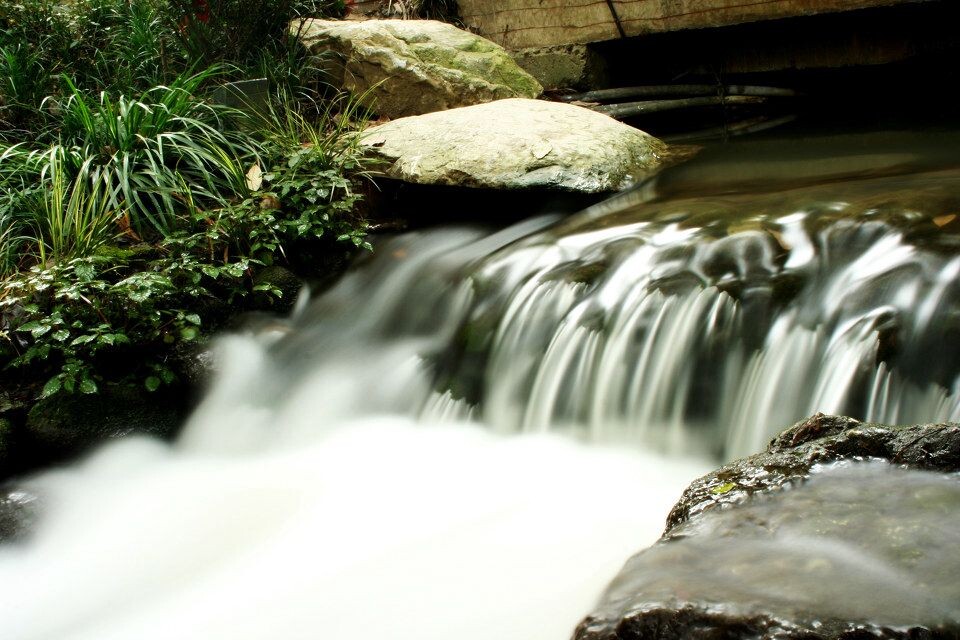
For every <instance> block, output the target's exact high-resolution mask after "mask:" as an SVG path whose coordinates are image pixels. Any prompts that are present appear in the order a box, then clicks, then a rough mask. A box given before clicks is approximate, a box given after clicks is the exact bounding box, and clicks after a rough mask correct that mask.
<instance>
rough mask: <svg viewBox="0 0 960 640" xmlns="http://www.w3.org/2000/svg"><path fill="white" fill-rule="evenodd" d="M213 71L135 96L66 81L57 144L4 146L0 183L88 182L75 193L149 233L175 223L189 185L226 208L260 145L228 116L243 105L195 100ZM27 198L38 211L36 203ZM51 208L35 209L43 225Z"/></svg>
mask: <svg viewBox="0 0 960 640" xmlns="http://www.w3.org/2000/svg"><path fill="white" fill-rule="evenodd" d="M215 73H216V70H210V71H206V72H203V73H199V74H193V75H190V76H185V77H180V78H177V79H176V80H175V81H174V82H173V83H172V84H171V85H170V86H160V87H154V88H152V89H149V90H147V91H145V92H144V93H143V94H141V95H140V96H139V97H138V98H136V99H131V98H127V97H126V96H123V95H120V96H117V97H116V98H114V97H112V96H111V95H110V94H108V93H107V92H103V93H101V94H100V97H99V100H97V101H94V100H92V99H90V98H89V97H88V96H86V95H84V94H83V93H81V92H80V91H79V90H78V89H77V88H76V87H75V86H74V85H73V84H72V83H71V82H70V81H69V80H67V81H66V82H67V84H68V86H69V89H70V94H69V97H67V98H66V99H65V100H62V101H61V102H60V103H58V104H57V111H58V112H59V113H60V117H61V122H62V124H61V128H60V130H59V131H58V132H57V134H56V135H57V137H56V139H55V142H54V143H53V144H52V145H50V146H46V147H40V148H34V149H30V148H29V147H28V146H27V145H18V146H17V147H16V150H12V149H11V147H6V148H4V147H2V146H0V151H2V152H3V153H2V154H0V165H3V166H0V175H6V176H7V179H6V185H4V184H2V183H0V189H4V188H7V189H14V190H21V191H22V190H23V189H24V188H25V185H28V184H30V183H35V182H37V181H41V182H42V181H44V180H45V179H46V180H53V179H55V182H54V184H55V185H61V184H67V183H78V182H83V183H85V184H82V185H80V184H78V185H76V186H75V187H74V188H73V192H74V193H75V194H78V195H81V196H83V195H89V196H90V197H91V198H92V197H93V196H96V198H94V201H90V200H89V199H88V204H90V205H91V206H93V205H95V206H96V207H98V210H99V211H101V212H104V211H109V212H112V213H113V214H114V215H115V216H120V215H124V216H127V217H128V219H129V226H130V227H131V228H132V229H133V230H134V231H135V232H136V233H137V234H139V235H141V236H145V235H149V234H151V233H154V234H155V233H159V234H161V235H166V234H168V233H170V232H171V231H172V230H173V229H176V228H177V227H178V225H179V218H180V216H182V215H184V212H185V211H186V208H187V203H186V201H187V196H186V194H185V192H186V191H189V192H190V198H191V199H192V201H193V202H195V203H199V204H201V205H202V206H226V205H227V204H228V203H229V202H231V201H232V200H234V199H235V198H236V197H237V196H238V195H239V196H241V197H242V196H244V195H245V184H246V182H245V178H244V173H245V169H244V167H245V166H248V165H249V164H251V163H254V162H256V158H257V157H258V152H259V146H258V144H257V143H256V141H255V140H253V139H252V138H251V137H249V136H247V135H244V134H242V133H241V132H239V131H236V130H233V131H230V130H229V129H227V127H226V124H225V120H226V119H227V118H228V117H236V114H235V112H233V111H231V110H229V109H226V108H225V107H218V106H216V105H212V104H207V103H205V102H202V101H200V100H197V99H196V97H195V95H194V92H195V91H197V90H198V87H199V86H200V85H201V84H202V83H203V82H205V81H207V80H208V79H209V77H210V76H211V75H213V74H215ZM224 130H225V131H224ZM14 178H18V179H14ZM55 191H56V190H55ZM6 198H7V200H8V201H10V200H11V198H13V196H12V195H11V194H9V193H7V194H6ZM13 199H14V200H15V198H13ZM44 200H45V201H47V200H49V197H47V198H44ZM20 204H21V205H23V206H26V208H27V209H28V210H29V209H30V206H29V202H28V203H23V202H21V203H20ZM54 211H56V208H54ZM50 212H51V209H50V208H49V207H39V208H38V210H36V211H35V212H34V217H35V218H36V219H38V220H40V221H41V222H39V223H38V226H40V227H43V226H45V225H46V224H47V221H49V214H50Z"/></svg>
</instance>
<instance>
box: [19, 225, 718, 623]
mask: <svg viewBox="0 0 960 640" xmlns="http://www.w3.org/2000/svg"><path fill="white" fill-rule="evenodd" d="M528 229H529V227H521V228H519V229H515V230H513V231H512V232H509V233H507V234H505V235H500V236H493V237H492V238H485V237H483V236H482V235H481V234H477V233H473V232H448V233H441V234H432V235H431V236H429V237H425V238H418V237H416V236H413V237H411V238H410V239H409V240H408V241H407V242H406V243H405V244H401V245H398V246H396V247H394V248H393V249H386V250H384V255H383V257H382V258H381V259H380V262H379V263H376V264H374V265H373V266H372V267H371V268H370V269H369V270H368V273H366V274H365V275H357V274H354V275H353V276H350V277H348V278H347V279H346V280H345V281H344V283H343V284H342V285H341V286H340V287H338V289H337V290H335V291H334V292H332V293H331V294H330V295H328V296H326V297H325V298H324V299H323V300H321V301H320V302H319V307H320V308H319V310H317V311H316V314H317V318H318V319H317V320H315V319H307V318H299V319H298V318H294V319H292V320H291V321H290V322H280V321H278V322H277V323H276V324H275V325H274V326H273V327H270V328H268V329H267V330H264V331H261V332H260V334H259V335H257V336H234V337H231V338H228V339H225V340H222V341H221V344H220V349H219V353H220V356H219V362H220V368H221V373H220V376H219V382H218V383H217V384H215V385H214V387H213V389H212V390H211V391H210V393H209V395H208V397H207V399H206V400H205V402H204V403H203V405H202V406H201V407H200V408H199V409H198V411H197V412H196V414H195V415H194V417H193V418H192V420H191V421H190V424H189V425H188V426H187V428H186V430H185V432H184V434H183V435H182V436H181V438H180V439H179V440H178V442H177V443H175V444H174V445H166V444H162V443H158V442H154V441H149V440H129V441H125V442H120V443H116V444H113V445H110V446H108V447H106V448H104V449H103V450H101V451H99V452H97V453H96V454H95V455H93V456H92V457H91V458H90V459H88V460H86V461H84V462H82V463H80V464H78V465H76V466H74V467H71V468H67V469H64V470H60V471H56V472H52V473H48V474H46V475H44V476H41V477H39V478H37V479H35V480H34V481H32V485H33V486H34V488H35V490H36V491H38V492H39V493H40V494H41V495H42V496H44V501H45V504H46V510H45V513H44V516H43V518H42V519H41V523H40V527H39V530H38V531H37V532H36V534H35V535H34V537H33V538H32V540H31V541H30V542H29V543H28V544H24V545H7V546H4V547H0V629H2V634H0V635H2V638H3V640H54V639H56V640H130V639H132V638H136V639H137V640H152V639H156V640H169V639H170V638H185V639H196V640H298V639H304V640H306V639H311V640H312V639H316V638H323V639H324V640H337V639H338V638H342V639H345V640H346V639H349V640H364V639H370V640H373V639H377V640H384V639H400V638H416V639H417V640H429V639H433V638H436V639H437V640H441V639H443V640H449V638H450V637H452V636H456V637H458V638H465V639H467V640H471V639H476V640H494V639H495V640H503V639H510V638H516V639H517V640H539V639H543V640H563V639H565V638H567V637H568V636H569V635H570V633H571V631H572V629H573V628H574V626H575V625H576V624H577V622H578V621H579V620H580V619H581V618H582V617H583V616H584V615H585V614H586V613H587V612H588V611H589V609H590V608H591V607H592V606H593V604H594V603H595V601H596V598H597V597H598V596H599V594H600V593H601V591H602V590H603V588H604V586H605V585H606V584H607V582H608V581H609V580H610V579H611V578H612V577H613V576H614V575H615V574H616V572H617V571H618V570H619V568H620V567H621V566H622V564H623V562H624V561H625V559H626V558H627V557H629V556H630V555H631V553H633V552H634V551H636V550H637V549H638V548H641V547H643V546H645V545H647V544H649V543H651V542H653V541H654V540H655V539H656V538H657V537H658V536H659V534H660V532H661V530H662V527H663V523H664V519H665V517H666V514H667V512H668V510H669V508H670V507H671V505H672V504H673V503H674V502H675V501H676V499H677V498H678V496H679V495H680V492H681V491H682V489H683V488H684V486H685V485H686V484H687V483H688V482H689V481H690V480H691V479H693V478H694V477H696V476H697V475H699V474H701V473H703V472H704V471H706V470H707V467H708V464H707V463H705V462H700V461H690V460H679V459H674V460H668V459H666V458H665V457H663V456H660V455H658V454H654V453H645V452H643V451H639V450H633V451H615V450H612V449H605V448H603V447H597V446H593V447H591V446H587V445H584V444H581V443H577V442H574V441H572V440H568V439H564V438H562V437H560V436H556V435H550V434H540V435H522V436H500V435H495V434H494V433H492V432H491V430H490V429H489V428H487V427H486V426H483V425H478V424H469V423H456V422H451V420H452V419H454V418H456V417H458V416H459V417H466V416H467V415H468V412H466V411H464V410H463V409H464V407H465V405H464V404H463V403H462V401H460V400H457V399H454V398H452V397H450V396H443V395H438V394H436V393H435V392H432V391H431V390H430V377H431V375H432V374H431V367H430V364H429V362H428V358H427V356H428V355H429V354H430V353H432V352H434V351H435V350H436V349H438V348H442V346H443V345H444V344H445V341H446V340H448V339H449V334H450V328H449V326H448V325H449V324H450V323H451V322H452V323H456V322H457V321H458V314H459V313H461V312H462V309H463V308H465V305H467V304H468V303H469V302H470V295H469V291H468V290H465V289H464V288H463V286H462V285H460V284H458V283H457V279H456V278H455V277H454V276H453V274H455V273H456V272H457V271H458V270H461V269H462V268H463V265H464V261H465V260H467V261H468V260H469V259H470V257H471V256H477V257H480V256H483V255H486V253H488V252H489V251H491V250H493V249H496V248H497V246H500V245H502V244H503V243H504V242H508V241H510V240H511V239H512V238H515V237H516V236H517V234H522V233H524V232H526V231H527V230H528ZM454 250H455V251H456V252H457V259H450V258H448V257H446V256H448V254H449V252H451V251H454ZM384 261H387V262H388V263H389V262H393V264H392V265H388V267H389V268H385V267H384V266H383V264H382V263H383V262H384ZM418 286H421V287H424V288H425V289H427V290H428V291H429V293H430V296H429V298H428V300H429V302H426V303H424V302H422V301H418V300H416V299H411V293H410V292H411V289H414V290H415V289H416V288H417V287H418ZM411 302H413V303H414V304H413V305H411V304H410V303H411ZM418 302H419V303H420V304H422V305H423V308H419V307H418V306H417V303H418ZM428 398H434V400H433V402H434V404H435V405H436V407H437V410H438V411H439V415H437V417H436V419H435V420H434V421H433V422H431V420H430V419H427V418H424V419H421V420H419V421H418V420H415V419H414V418H413V417H412V416H414V415H416V414H417V412H418V410H419V408H421V407H422V406H423V404H424V402H427V399H428ZM441 421H442V424H441V423H440V422H441Z"/></svg>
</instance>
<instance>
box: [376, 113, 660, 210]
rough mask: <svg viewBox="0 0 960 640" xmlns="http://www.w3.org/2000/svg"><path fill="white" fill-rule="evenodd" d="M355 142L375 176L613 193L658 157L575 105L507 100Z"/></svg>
mask: <svg viewBox="0 0 960 640" xmlns="http://www.w3.org/2000/svg"><path fill="white" fill-rule="evenodd" d="M362 142H363V144H364V145H365V146H367V147H368V148H369V149H370V150H371V151H372V152H374V154H376V155H377V156H379V158H380V159H381V160H383V161H384V166H383V167H382V168H381V169H380V171H381V172H382V173H383V175H385V176H387V177H390V178H396V179H398V180H403V181H406V182H412V183H415V184H436V185H454V186H463V187H479V188H492V189H534V188H537V189H543V188H546V189H558V190H565V191H576V192H581V193H605V192H612V191H619V190H621V189H624V188H626V187H629V186H631V185H632V184H634V183H635V182H636V181H638V180H640V179H642V178H644V177H646V176H648V175H650V174H652V173H653V172H654V171H656V170H657V168H659V167H660V166H661V164H663V162H664V161H665V159H666V157H667V155H668V147H667V145H666V144H665V143H663V142H661V141H660V140H658V139H656V138H654V137H653V136H650V135H648V134H646V133H644V132H642V131H640V130H638V129H634V128H633V127H630V126H627V125H625V124H622V123H620V122H617V121H616V120H614V119H613V118H610V117H608V116H605V115H602V114H599V113H596V112H594V111H591V110H589V109H585V108H583V107H577V106H574V105H568V104H560V103H555V102H546V101H538V100H524V99H510V100H498V101H496V102H491V103H488V104H482V105H476V106H471V107H462V108H459V109H451V110H449V111H443V112H439V113H431V114H427V115H423V116H416V117H410V118H401V119H398V120H394V121H392V122H389V123H387V124H383V125H380V126H377V127H373V128H371V129H368V130H367V131H366V132H365V133H364V134H363V138H362Z"/></svg>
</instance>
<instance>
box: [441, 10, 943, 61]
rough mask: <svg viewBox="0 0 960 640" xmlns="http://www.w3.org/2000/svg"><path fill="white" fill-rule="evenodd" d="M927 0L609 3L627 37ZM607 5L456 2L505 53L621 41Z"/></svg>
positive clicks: (469, 21) (468, 22)
mask: <svg viewBox="0 0 960 640" xmlns="http://www.w3.org/2000/svg"><path fill="white" fill-rule="evenodd" d="M927 1H930V0H613V2H612V5H613V8H614V9H615V10H616V13H617V15H618V16H619V18H620V22H621V24H622V25H623V28H624V31H625V32H626V34H627V35H628V36H637V35H644V34H649V33H663V32H668V31H679V30H683V29H702V28H707V27H723V26H729V25H734V24H740V23H744V22H756V21H760V20H772V19H777V18H789V17H796V16H805V15H814V14H818V13H836V12H841V11H850V10H854V9H865V8H870V7H880V6H890V5H896V4H905V3H916V2H927ZM610 4H611V3H608V2H607V1H606V0H459V5H460V15H461V17H462V18H463V21H464V24H466V25H467V26H469V27H470V28H471V29H473V30H475V31H476V32H477V33H480V34H481V35H483V36H485V37H487V38H490V39H491V40H493V41H494V42H497V43H499V44H501V45H503V46H505V47H508V48H511V49H520V48H524V47H545V46H551V45H557V44H574V43H587V42H599V41H603V40H613V39H616V38H618V37H620V36H619V33H618V31H617V26H616V23H615V21H614V19H613V15H612V14H611V10H610V6H609V5H610Z"/></svg>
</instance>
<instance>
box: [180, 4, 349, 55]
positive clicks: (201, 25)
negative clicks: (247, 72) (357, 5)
mask: <svg viewBox="0 0 960 640" xmlns="http://www.w3.org/2000/svg"><path fill="white" fill-rule="evenodd" d="M170 4H171V6H172V8H173V16H174V18H175V20H176V21H177V24H178V25H179V27H180V28H179V30H178V33H179V34H180V36H181V42H182V45H183V47H184V48H185V49H186V50H187V51H188V52H189V54H190V56H191V59H192V60H194V61H195V62H197V63H199V64H202V65H210V64H215V63H220V62H233V63H238V64H245V63H249V62H251V59H252V58H254V57H256V55H257V54H258V53H259V52H261V51H263V50H264V49H265V48H267V47H269V46H270V44H271V43H276V42H279V41H281V40H282V39H283V35H284V32H285V30H286V29H287V25H288V24H289V23H290V21H291V20H293V19H295V18H298V17H307V16H328V17H340V16H342V15H343V14H344V12H345V9H346V7H345V5H344V2H343V0H272V1H271V2H262V1H261V0H203V2H202V3H201V5H202V6H201V7H200V8H199V9H198V3H197V2H195V0H170Z"/></svg>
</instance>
